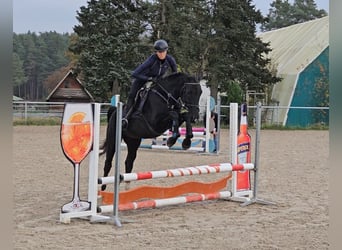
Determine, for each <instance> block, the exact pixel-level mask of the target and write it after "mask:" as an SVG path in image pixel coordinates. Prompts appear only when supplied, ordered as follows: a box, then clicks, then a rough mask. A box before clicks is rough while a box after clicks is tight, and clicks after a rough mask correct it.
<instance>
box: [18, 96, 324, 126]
mask: <svg viewBox="0 0 342 250" xmlns="http://www.w3.org/2000/svg"><path fill="white" fill-rule="evenodd" d="M63 105H64V102H26V101H13V120H16V119H19V120H25V122H26V121H27V120H28V119H32V118H62V116H63ZM110 105H111V104H110V103H102V104H101V118H102V117H103V118H105V117H106V114H107V110H108V108H109V106H110ZM220 109H221V121H222V123H221V124H222V125H223V124H227V123H229V121H228V118H227V117H229V115H228V114H229V106H227V105H221V108H220ZM284 109H297V110H312V111H314V112H317V114H318V112H322V111H324V112H329V107H287V106H262V125H282V122H283V121H281V120H280V118H279V113H280V112H281V111H282V110H284ZM248 110H249V114H248V115H249V119H252V120H253V121H255V110H256V106H248ZM200 120H201V119H200ZM253 123H254V122H253ZM321 124H322V125H328V124H325V123H324V122H323V121H322V122H321Z"/></svg>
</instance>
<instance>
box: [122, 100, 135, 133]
mask: <svg viewBox="0 0 342 250" xmlns="http://www.w3.org/2000/svg"><path fill="white" fill-rule="evenodd" d="M133 104H134V99H133V98H130V97H128V100H127V104H126V105H125V108H124V111H123V115H122V117H123V118H122V121H121V122H122V129H127V127H128V119H129V116H130V114H131V113H132V110H131V109H132V108H133Z"/></svg>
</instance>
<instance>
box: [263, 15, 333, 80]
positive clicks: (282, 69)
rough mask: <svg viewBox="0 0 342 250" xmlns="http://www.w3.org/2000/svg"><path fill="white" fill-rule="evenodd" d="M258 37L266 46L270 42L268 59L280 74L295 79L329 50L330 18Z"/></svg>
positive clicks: (268, 32)
mask: <svg viewBox="0 0 342 250" xmlns="http://www.w3.org/2000/svg"><path fill="white" fill-rule="evenodd" d="M258 36H259V37H260V38H261V39H262V41H263V42H270V47H271V48H272V51H271V52H270V53H269V56H270V57H271V58H272V62H273V63H274V64H275V65H277V70H278V73H279V74H295V75H296V74H298V73H300V72H301V71H302V70H303V69H304V68H305V67H306V66H307V65H308V64H310V63H311V62H312V61H313V60H314V58H316V57H317V56H318V55H320V54H321V53H322V51H323V50H325V49H326V48H327V47H328V46H329V16H326V17H323V18H319V19H315V20H312V21H308V22H304V23H299V24H295V25H291V26H288V27H285V28H281V29H277V30H272V31H267V32H264V33H261V34H259V35H258Z"/></svg>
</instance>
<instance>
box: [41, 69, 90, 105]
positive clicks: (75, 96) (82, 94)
mask: <svg viewBox="0 0 342 250" xmlns="http://www.w3.org/2000/svg"><path fill="white" fill-rule="evenodd" d="M46 101H47V102H85V103H87V102H94V98H93V97H92V95H91V94H90V93H89V92H88V91H87V89H86V88H85V87H84V86H83V84H82V83H81V81H80V80H79V79H78V78H77V77H76V75H75V74H74V73H73V72H72V70H69V71H68V73H67V74H66V75H65V76H64V78H63V79H62V80H61V81H60V82H59V83H58V84H57V85H56V87H55V88H54V89H53V90H52V91H51V93H50V94H49V96H48V97H47V98H46Z"/></svg>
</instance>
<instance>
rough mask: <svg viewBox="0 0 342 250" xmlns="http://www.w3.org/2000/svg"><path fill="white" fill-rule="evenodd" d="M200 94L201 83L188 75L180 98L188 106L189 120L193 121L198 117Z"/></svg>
mask: <svg viewBox="0 0 342 250" xmlns="http://www.w3.org/2000/svg"><path fill="white" fill-rule="evenodd" d="M201 94H202V89H201V85H200V84H199V83H198V82H197V81H196V79H195V78H194V77H189V78H188V80H187V81H186V82H185V83H184V86H183V89H182V93H181V99H182V101H183V103H184V104H185V106H186V107H187V108H188V111H189V114H190V119H191V121H192V122H193V121H195V120H197V119H198V117H199V99H200V96H201Z"/></svg>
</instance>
